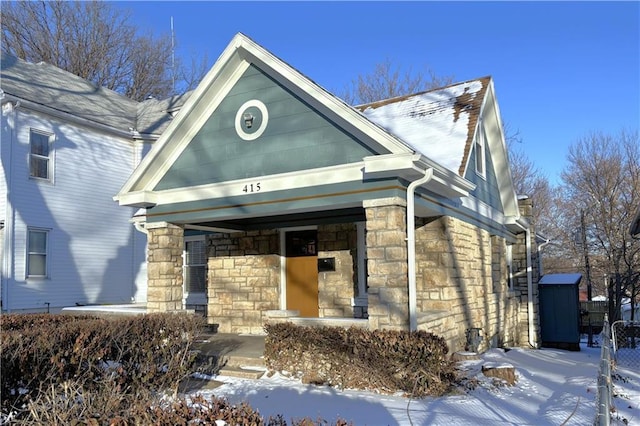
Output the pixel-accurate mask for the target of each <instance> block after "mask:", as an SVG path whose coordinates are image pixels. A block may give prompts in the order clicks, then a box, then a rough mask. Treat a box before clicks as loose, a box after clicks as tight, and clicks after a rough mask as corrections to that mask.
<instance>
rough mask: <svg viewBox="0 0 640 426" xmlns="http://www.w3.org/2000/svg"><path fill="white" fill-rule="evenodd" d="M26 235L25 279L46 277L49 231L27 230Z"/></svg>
mask: <svg viewBox="0 0 640 426" xmlns="http://www.w3.org/2000/svg"><path fill="white" fill-rule="evenodd" d="M27 233H28V237H27V277H46V276H47V245H48V244H47V243H48V239H49V231H45V230H41V229H29V230H28V231H27Z"/></svg>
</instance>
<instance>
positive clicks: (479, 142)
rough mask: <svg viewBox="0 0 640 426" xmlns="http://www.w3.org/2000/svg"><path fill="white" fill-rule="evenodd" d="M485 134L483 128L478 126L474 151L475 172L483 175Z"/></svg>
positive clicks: (484, 166) (484, 168)
mask: <svg viewBox="0 0 640 426" xmlns="http://www.w3.org/2000/svg"><path fill="white" fill-rule="evenodd" d="M485 145H486V144H485V136H484V128H483V127H482V126H480V128H479V129H478V134H477V135H476V142H475V151H476V173H477V174H478V175H479V176H482V177H485V173H486V153H485Z"/></svg>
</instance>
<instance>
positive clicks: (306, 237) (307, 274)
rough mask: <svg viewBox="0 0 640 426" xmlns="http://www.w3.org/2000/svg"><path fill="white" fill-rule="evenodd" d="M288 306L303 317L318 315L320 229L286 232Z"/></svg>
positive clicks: (315, 316)
mask: <svg viewBox="0 0 640 426" xmlns="http://www.w3.org/2000/svg"><path fill="white" fill-rule="evenodd" d="M285 244H286V256H287V260H286V271H285V273H286V280H287V309H295V310H298V311H300V316H301V317H306V318H317V317H318V233H317V231H316V230H307V231H291V232H287V233H286V239H285Z"/></svg>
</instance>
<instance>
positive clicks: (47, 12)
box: [0, 0, 204, 100]
mask: <svg viewBox="0 0 640 426" xmlns="http://www.w3.org/2000/svg"><path fill="white" fill-rule="evenodd" d="M129 16H130V15H129V13H128V12H126V11H124V10H121V9H117V8H115V7H114V6H113V5H112V4H111V3H107V2H98V1H87V2H80V1H76V2H69V1H60V0H55V1H42V0H41V1H18V2H4V3H3V5H2V10H1V11H0V17H1V21H2V40H1V41H2V50H3V51H4V52H6V53H9V54H12V55H14V56H17V57H19V58H22V59H25V60H27V61H30V62H40V61H44V62H47V63H49V64H51V65H55V66H57V67H59V68H62V69H64V70H66V71H69V72H71V73H73V74H75V75H78V76H80V77H82V78H85V79H87V80H89V81H91V82H93V83H94V84H96V85H97V86H102V87H106V88H108V89H111V90H115V91H117V92H119V93H122V94H123V95H126V96H129V97H131V98H132V99H135V100H143V99H146V98H147V97H150V96H153V97H156V98H165V97H167V96H169V95H172V94H176V89H175V88H176V85H175V84H174V79H173V77H174V75H175V74H179V73H178V72H176V70H175V69H173V64H172V61H171V54H172V49H171V38H170V36H162V37H154V36H152V35H138V34H137V32H136V28H135V27H134V26H133V25H131V24H130V23H129ZM203 74H204V71H202V72H201V73H200V75H203ZM190 85H192V83H190V84H187V85H186V87H185V85H184V84H183V85H182V86H183V88H185V89H188V88H190V87H189V86H190Z"/></svg>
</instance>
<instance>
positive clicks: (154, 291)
mask: <svg viewBox="0 0 640 426" xmlns="http://www.w3.org/2000/svg"><path fill="white" fill-rule="evenodd" d="M146 229H147V230H148V232H149V234H148V237H147V241H148V243H147V244H148V245H147V311H149V312H166V311H177V310H181V309H182V251H183V250H184V232H183V230H182V228H181V227H179V226H176V225H172V224H170V223H165V222H161V223H153V222H151V223H148V224H147V226H146Z"/></svg>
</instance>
